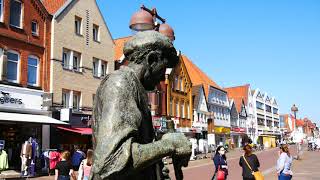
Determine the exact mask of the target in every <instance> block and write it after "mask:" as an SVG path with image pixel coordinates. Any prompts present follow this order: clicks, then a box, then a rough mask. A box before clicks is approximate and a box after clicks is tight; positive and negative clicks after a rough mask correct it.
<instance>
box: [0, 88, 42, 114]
mask: <svg viewBox="0 0 320 180" xmlns="http://www.w3.org/2000/svg"><path fill="white" fill-rule="evenodd" d="M42 95H43V92H42V91H38V90H31V89H26V88H20V87H12V86H6V85H0V108H15V109H24V110H26V109H30V110H42V99H43V98H42Z"/></svg>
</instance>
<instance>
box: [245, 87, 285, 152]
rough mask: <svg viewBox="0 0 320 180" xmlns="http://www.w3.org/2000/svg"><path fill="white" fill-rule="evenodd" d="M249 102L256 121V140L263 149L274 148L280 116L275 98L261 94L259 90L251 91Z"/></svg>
mask: <svg viewBox="0 0 320 180" xmlns="http://www.w3.org/2000/svg"><path fill="white" fill-rule="evenodd" d="M251 95H252V98H251V102H249V103H250V104H251V105H252V110H253V116H254V117H255V119H256V123H257V130H256V135H257V137H258V138H257V139H254V142H257V141H258V142H259V143H260V144H263V145H264V146H265V147H275V144H276V143H275V142H276V139H280V137H281V133H280V116H279V106H278V103H277V100H276V99H275V97H271V96H270V95H269V94H267V93H264V92H261V91H260V89H256V90H253V91H252V93H251Z"/></svg>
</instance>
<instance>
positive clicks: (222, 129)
mask: <svg viewBox="0 0 320 180" xmlns="http://www.w3.org/2000/svg"><path fill="white" fill-rule="evenodd" d="M214 132H215V133H216V134H230V128H226V127H214Z"/></svg>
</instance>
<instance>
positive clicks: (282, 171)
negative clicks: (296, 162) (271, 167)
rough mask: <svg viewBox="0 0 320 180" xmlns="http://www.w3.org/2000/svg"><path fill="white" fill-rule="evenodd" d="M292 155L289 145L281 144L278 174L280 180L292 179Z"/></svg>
mask: <svg viewBox="0 0 320 180" xmlns="http://www.w3.org/2000/svg"><path fill="white" fill-rule="evenodd" d="M291 165H292V156H291V155H290V152H289V147H288V145H286V144H283V145H281V146H280V156H279V159H278V161H277V174H278V179H279V180H291V179H292V171H291Z"/></svg>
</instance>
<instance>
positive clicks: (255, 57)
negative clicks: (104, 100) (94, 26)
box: [97, 0, 320, 124]
mask: <svg viewBox="0 0 320 180" xmlns="http://www.w3.org/2000/svg"><path fill="white" fill-rule="evenodd" d="M97 2H98V4H99V6H100V9H101V11H102V12H103V15H104V18H105V20H106V22H107V25H108V27H109V29H110V31H111V33H112V36H113V38H119V37H123V36H128V35H131V30H130V29H129V28H128V24H129V20H130V17H131V15H132V14H133V13H134V12H136V11H137V10H138V9H139V7H140V5H141V4H144V5H146V6H147V7H150V8H151V7H156V8H157V11H158V13H159V14H160V15H161V16H162V17H164V18H165V19H166V20H167V23H168V24H170V25H171V26H172V27H173V28H174V30H175V34H176V41H175V46H176V48H177V49H180V50H181V51H182V52H183V53H184V54H186V55H187V56H188V57H190V58H191V59H192V61H193V62H194V63H195V64H197V65H198V66H199V67H200V68H201V69H202V70H203V71H204V72H205V73H207V74H208V75H209V76H210V77H211V78H212V79H213V80H214V81H216V82H217V83H218V84H219V85H220V86H222V87H229V86H236V85H242V84H246V83H249V84H251V87H252V88H260V89H261V90H262V91H265V92H268V93H269V94H271V95H272V96H275V97H276V98H277V100H278V103H279V104H280V111H281V113H288V112H289V110H290V107H291V106H292V104H293V103H296V104H297V105H298V107H299V109H300V111H299V113H298V116H299V117H305V116H307V117H309V118H311V119H312V120H314V121H315V122H317V123H318V124H319V123H320V108H319V102H320V96H319V95H320V93H319V90H320V10H319V9H320V1H317V0H299V1H298V0H260V1H256V0H251V1H249V0H241V1H239V0H219V1H218V0H202V1H200V0H199V1H194V0H183V1H182V0H175V1H172V0H153V1H151V0H149V1H147V0H144V1H143V0H116V1H115V0H113V1H106V0H97Z"/></svg>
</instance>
